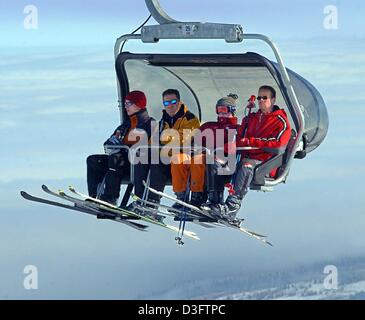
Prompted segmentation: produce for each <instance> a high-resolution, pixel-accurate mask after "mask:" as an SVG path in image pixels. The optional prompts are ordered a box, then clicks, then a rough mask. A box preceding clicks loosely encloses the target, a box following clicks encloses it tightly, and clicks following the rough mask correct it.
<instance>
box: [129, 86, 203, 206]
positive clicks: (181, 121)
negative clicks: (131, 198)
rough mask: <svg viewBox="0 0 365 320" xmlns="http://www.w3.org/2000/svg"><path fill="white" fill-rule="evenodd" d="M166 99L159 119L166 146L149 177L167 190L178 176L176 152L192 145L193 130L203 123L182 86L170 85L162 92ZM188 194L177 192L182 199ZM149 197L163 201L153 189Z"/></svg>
mask: <svg viewBox="0 0 365 320" xmlns="http://www.w3.org/2000/svg"><path fill="white" fill-rule="evenodd" d="M162 103H163V107H164V110H163V115H162V119H161V120H160V122H159V140H160V145H161V146H162V147H163V146H165V147H163V148H162V149H161V151H160V162H159V163H157V164H151V168H150V179H149V185H150V187H152V188H153V189H156V190H158V191H163V190H164V188H165V186H166V183H167V181H168V180H169V178H170V176H172V179H173V180H174V173H173V172H171V158H172V157H173V154H175V155H176V153H182V152H183V151H182V150H180V149H179V148H181V147H182V146H189V145H190V141H191V137H192V134H193V130H194V129H197V128H199V127H200V121H199V119H198V118H197V117H196V116H195V115H194V114H193V113H192V112H190V111H189V110H188V108H187V106H186V105H185V104H184V102H182V101H181V100H180V93H179V91H178V90H176V89H167V90H166V91H164V92H163V93H162ZM169 147H175V148H177V150H176V149H175V151H176V152H172V153H171V148H170V149H169ZM165 148H166V149H165ZM185 187H186V186H185ZM185 187H184V190H185ZM184 195H185V193H184V194H183V193H177V197H178V199H183V197H184ZM148 200H149V201H152V202H155V203H159V202H160V197H159V196H158V195H156V194H153V193H151V192H150V193H149V194H148ZM132 206H133V204H132ZM130 208H132V207H130Z"/></svg>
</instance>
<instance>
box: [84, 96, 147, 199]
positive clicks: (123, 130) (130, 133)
mask: <svg viewBox="0 0 365 320" xmlns="http://www.w3.org/2000/svg"><path fill="white" fill-rule="evenodd" d="M124 105H125V109H126V113H127V115H128V117H127V118H126V120H125V122H124V123H122V124H121V125H120V126H119V127H118V128H117V129H116V130H115V131H114V133H113V134H112V136H111V137H110V138H109V139H108V140H107V141H106V142H105V143H104V149H105V152H106V154H104V155H91V156H89V157H88V158H87V184H88V192H89V195H90V196H91V197H94V198H96V197H97V196H98V190H99V187H100V186H101V183H102V182H103V180H104V182H105V184H104V190H103V191H102V193H101V196H100V199H101V200H103V201H106V202H109V203H112V204H116V202H117V200H118V198H119V193H120V184H121V180H122V177H123V175H125V174H126V173H127V172H128V171H129V170H130V162H129V158H128V153H129V148H130V147H132V146H133V145H134V144H135V143H136V142H138V141H140V140H144V139H143V136H144V135H147V140H144V141H148V140H149V139H150V137H151V130H152V122H153V121H154V119H153V118H151V117H150V116H149V115H148V112H147V110H146V105H147V99H146V96H145V94H144V93H143V92H142V91H132V92H130V93H129V94H127V96H126V97H125V104H124ZM147 163H148V162H147ZM147 163H146V164H142V163H138V164H136V168H135V170H134V173H135V176H134V182H135V184H134V188H135V194H136V195H138V196H140V197H141V196H142V195H143V191H144V187H143V184H142V181H143V180H145V179H146V177H147V174H148V170H149V165H148V164H147Z"/></svg>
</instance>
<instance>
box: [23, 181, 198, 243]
mask: <svg viewBox="0 0 365 320" xmlns="http://www.w3.org/2000/svg"><path fill="white" fill-rule="evenodd" d="M42 190H43V191H45V192H46V193H48V194H50V195H52V196H56V197H58V198H61V199H63V200H66V201H69V202H72V203H73V205H66V204H64V203H60V202H55V201H51V200H48V199H44V198H39V197H35V196H32V195H30V194H28V193H26V192H25V191H21V192H20V193H21V196H22V197H23V198H25V199H27V200H30V201H35V202H39V203H44V204H48V205H52V206H57V207H61V208H65V209H70V210H75V211H80V212H84V213H87V214H92V215H95V216H97V217H98V218H99V219H109V220H113V221H117V222H121V223H123V224H126V225H128V226H130V227H133V228H135V229H137V230H140V231H145V230H146V229H147V228H148V226H146V225H144V224H141V223H138V222H134V221H130V220H139V221H144V222H148V223H151V224H154V225H158V226H160V227H163V228H166V229H168V230H171V231H174V232H178V231H179V230H178V228H177V227H175V226H172V225H169V224H166V223H164V222H161V221H158V220H156V219H153V218H152V217H148V216H144V215H139V214H137V213H135V212H133V211H130V210H127V209H123V208H120V207H118V206H114V205H112V204H110V203H108V202H104V201H101V200H99V199H95V198H92V197H89V196H87V195H85V194H82V193H80V192H78V191H76V189H75V188H73V187H69V190H70V191H71V192H72V193H74V194H76V195H77V196H78V197H80V198H82V199H78V198H75V197H72V196H69V195H67V194H66V193H65V192H63V191H59V192H58V193H57V192H54V191H52V190H50V189H49V188H48V187H47V186H46V185H43V186H42ZM186 236H187V237H189V238H191V239H195V240H200V239H199V237H198V236H197V234H196V233H195V232H192V231H187V233H186Z"/></svg>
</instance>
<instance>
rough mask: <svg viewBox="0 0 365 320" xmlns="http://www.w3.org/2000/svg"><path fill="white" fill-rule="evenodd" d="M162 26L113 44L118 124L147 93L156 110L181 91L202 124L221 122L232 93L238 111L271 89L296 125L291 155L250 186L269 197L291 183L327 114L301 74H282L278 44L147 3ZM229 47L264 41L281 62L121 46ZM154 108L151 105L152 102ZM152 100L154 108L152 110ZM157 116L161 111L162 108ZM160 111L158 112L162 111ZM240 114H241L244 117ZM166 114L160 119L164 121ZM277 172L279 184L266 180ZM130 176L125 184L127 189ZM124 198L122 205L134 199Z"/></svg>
mask: <svg viewBox="0 0 365 320" xmlns="http://www.w3.org/2000/svg"><path fill="white" fill-rule="evenodd" d="M145 2H146V5H147V8H148V10H149V11H150V13H151V15H152V17H153V18H154V19H155V20H156V21H157V22H158V24H157V25H146V26H143V27H142V28H141V32H140V34H125V35H123V36H121V37H120V38H118V39H117V41H116V43H115V51H114V53H115V67H116V74H117V84H118V107H119V110H120V116H121V121H123V120H124V118H125V117H126V114H125V109H124V99H125V96H126V95H127V93H128V92H130V91H132V90H143V91H144V92H145V93H146V94H147V97H148V99H149V101H150V103H149V106H150V109H149V111H150V114H152V116H154V114H153V112H154V111H153V110H152V109H153V106H154V105H156V106H158V105H160V104H161V102H160V101H161V92H163V91H164V90H165V89H167V88H170V87H173V88H176V89H178V90H179V91H180V92H181V96H182V98H183V100H184V102H186V103H187V105H188V106H189V109H190V110H191V111H192V112H193V113H195V114H196V115H197V116H198V117H199V118H200V120H201V121H204V122H205V121H209V120H212V119H213V117H214V118H216V114H215V108H214V106H215V102H216V101H217V99H218V98H220V97H221V96H224V95H226V94H228V93H230V92H234V93H237V94H238V95H239V97H240V99H241V101H239V102H240V105H243V104H244V101H247V99H248V98H249V97H250V95H251V94H253V93H256V91H257V89H258V88H259V86H260V85H264V84H265V85H266V84H268V85H271V86H273V87H274V88H275V89H276V91H277V104H278V105H279V106H280V107H282V108H284V109H285V110H286V111H287V114H288V117H289V120H290V122H291V125H292V128H293V130H292V138H291V141H290V142H289V144H288V146H287V147H286V150H282V151H280V152H279V153H278V154H276V155H275V156H273V157H272V158H271V159H269V160H267V161H265V162H263V163H262V164H261V165H259V166H258V167H257V168H256V169H255V174H254V179H253V182H252V184H251V186H250V188H251V189H253V190H260V191H271V190H273V187H274V186H277V185H279V184H280V183H283V182H285V181H286V178H287V177H288V174H289V169H290V167H291V164H292V161H293V159H294V158H296V159H303V158H305V157H306V155H307V154H308V153H310V152H311V151H313V150H314V149H316V148H317V147H318V146H319V145H320V144H321V143H322V141H323V140H324V139H325V137H326V134H327V130H328V114H327V109H326V105H325V103H324V100H323V98H322V96H321V95H320V93H319V92H318V90H317V89H316V88H315V87H314V86H313V85H312V84H311V83H309V82H308V81H307V80H306V79H304V78H303V77H302V76H300V75H299V74H297V73H295V72H294V71H292V70H290V69H288V68H286V67H285V65H284V62H283V59H282V57H281V55H280V53H279V50H278V48H277V46H276V45H275V43H274V42H273V41H272V40H270V39H269V38H268V37H266V36H265V35H261V34H246V33H244V31H243V28H242V26H241V25H239V24H221V23H200V22H180V21H176V20H174V19H172V18H171V17H169V16H168V15H167V13H166V12H165V11H164V10H163V9H162V7H161V5H160V3H159V1H158V0H145ZM199 39H207V40H225V41H226V42H227V43H237V44H240V43H242V42H245V41H247V40H258V41H263V42H265V43H266V44H268V45H269V47H270V48H271V49H272V51H273V54H274V56H275V58H276V61H271V60H269V59H268V58H266V57H264V56H262V55H260V54H258V53H255V52H246V53H234V54H233V53H223V54H221V53H219V54H218V53H214V54H211V53H207V54H205V53H202V54H201V53H199V54H177V53H168V54H166V53H165V54H162V53H131V52H125V51H123V47H124V45H123V44H124V43H126V42H127V41H130V40H139V41H142V43H156V44H157V43H158V42H159V41H160V40H192V41H193V40H199ZM151 101H152V103H151ZM154 101H155V103H153V102H154ZM157 109H158V108H157ZM158 111H159V112H161V109H158ZM243 111H244V110H243V107H241V110H240V109H239V110H238V114H239V115H243ZM160 116H161V114H160V113H159V114H158V115H157V116H155V118H156V119H159V118H160ZM273 168H279V170H277V175H276V176H275V177H274V178H271V177H268V173H269V172H270V171H271V170H272V169H273ZM131 182H132V181H130V177H126V178H125V179H123V182H122V183H124V184H129V186H130V188H131ZM129 193H130V191H129V192H128V191H126V193H125V196H124V199H123V201H122V204H123V203H126V201H128V198H129Z"/></svg>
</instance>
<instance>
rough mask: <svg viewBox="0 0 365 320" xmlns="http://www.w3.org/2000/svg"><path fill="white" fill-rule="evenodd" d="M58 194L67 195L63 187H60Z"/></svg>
mask: <svg viewBox="0 0 365 320" xmlns="http://www.w3.org/2000/svg"><path fill="white" fill-rule="evenodd" d="M58 194H59V195H61V196H65V195H66V193H65V191H63V190H61V189H58Z"/></svg>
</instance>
